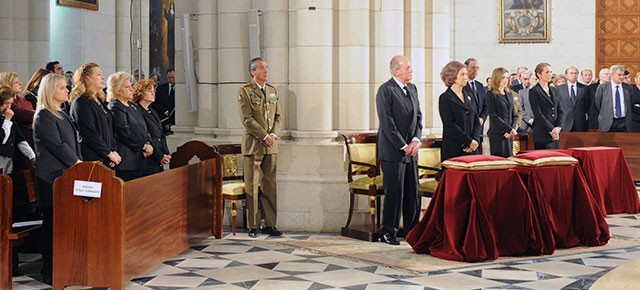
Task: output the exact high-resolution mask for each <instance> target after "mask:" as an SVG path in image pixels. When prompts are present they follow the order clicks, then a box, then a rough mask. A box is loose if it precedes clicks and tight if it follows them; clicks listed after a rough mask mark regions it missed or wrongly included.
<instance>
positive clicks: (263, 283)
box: [251, 279, 313, 290]
mask: <svg viewBox="0 0 640 290" xmlns="http://www.w3.org/2000/svg"><path fill="white" fill-rule="evenodd" d="M311 284H313V282H311V281H285V280H271V279H265V280H260V281H258V283H256V284H255V285H253V287H251V289H252V290H253V289H255V290H263V289H264V290H274V289H309V287H311Z"/></svg>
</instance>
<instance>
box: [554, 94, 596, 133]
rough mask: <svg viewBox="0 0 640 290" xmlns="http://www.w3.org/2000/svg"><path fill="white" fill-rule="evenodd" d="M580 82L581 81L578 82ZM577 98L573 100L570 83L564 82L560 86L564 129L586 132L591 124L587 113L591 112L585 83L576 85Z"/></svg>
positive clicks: (559, 96)
mask: <svg viewBox="0 0 640 290" xmlns="http://www.w3.org/2000/svg"><path fill="white" fill-rule="evenodd" d="M578 84H580V83H578ZM575 90H576V99H575V101H573V100H571V95H570V93H569V84H568V83H566V84H563V85H559V86H558V99H559V100H560V106H562V112H563V113H564V118H563V120H562V131H567V132H570V131H574V132H584V131H587V129H588V127H589V124H588V123H587V113H588V112H589V107H588V106H590V104H588V103H587V102H585V91H586V89H585V88H584V85H582V86H579V85H576V88H575Z"/></svg>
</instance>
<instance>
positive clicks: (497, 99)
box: [486, 67, 518, 157]
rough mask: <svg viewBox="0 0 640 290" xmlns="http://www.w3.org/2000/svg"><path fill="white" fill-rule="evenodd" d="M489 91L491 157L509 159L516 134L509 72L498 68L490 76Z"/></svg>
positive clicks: (515, 116) (515, 115) (515, 119)
mask: <svg viewBox="0 0 640 290" xmlns="http://www.w3.org/2000/svg"><path fill="white" fill-rule="evenodd" d="M491 80H492V81H491V89H490V90H489V91H488V92H487V101H486V102H487V111H488V112H489V118H490V120H491V121H490V122H489V131H488V132H487V133H488V135H489V144H490V146H491V155H495V156H502V157H509V156H511V155H513V137H514V136H515V135H516V134H517V133H516V124H517V121H518V115H517V114H516V110H515V109H514V100H513V95H512V91H511V90H510V89H509V86H508V85H509V72H508V71H507V70H506V69H505V68H503V67H499V68H496V69H494V70H493V73H492V74H491Z"/></svg>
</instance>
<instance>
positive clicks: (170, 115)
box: [151, 83, 176, 125]
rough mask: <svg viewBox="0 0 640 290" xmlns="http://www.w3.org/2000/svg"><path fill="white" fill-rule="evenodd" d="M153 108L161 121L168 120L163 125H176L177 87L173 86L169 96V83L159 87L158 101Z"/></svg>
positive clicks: (152, 104)
mask: <svg viewBox="0 0 640 290" xmlns="http://www.w3.org/2000/svg"><path fill="white" fill-rule="evenodd" d="M151 107H152V108H154V109H155V110H156V112H158V115H160V120H164V119H166V121H163V122H162V124H171V125H175V123H176V117H175V116H176V114H175V111H174V109H175V107H176V87H175V86H173V90H171V94H169V83H164V84H162V85H159V86H158V89H157V90H156V101H155V102H153V103H151Z"/></svg>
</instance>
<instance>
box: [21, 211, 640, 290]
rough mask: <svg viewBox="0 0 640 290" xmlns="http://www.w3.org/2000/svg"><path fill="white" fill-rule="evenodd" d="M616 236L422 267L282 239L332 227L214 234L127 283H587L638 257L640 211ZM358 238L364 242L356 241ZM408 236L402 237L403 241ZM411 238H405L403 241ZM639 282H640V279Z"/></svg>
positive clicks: (31, 285)
mask: <svg viewBox="0 0 640 290" xmlns="http://www.w3.org/2000/svg"><path fill="white" fill-rule="evenodd" d="M607 222H608V223H609V226H610V230H611V234H612V236H615V238H616V239H623V240H630V241H636V240H637V241H638V242H639V243H638V244H637V245H635V244H634V245H635V246H629V247H626V248H616V249H606V250H602V249H601V248H598V247H594V248H593V251H588V252H580V253H576V254H565V255H551V256H537V257H531V259H518V260H515V261H508V262H493V263H483V264H471V263H470V264H468V266H464V267H457V268H453V269H446V270H438V271H432V272H427V273H422V274H418V275H416V274H411V273H409V272H407V271H402V270H394V269H391V268H386V267H383V266H379V265H373V264H367V263H363V262H359V261H352V260H348V259H341V258H337V257H333V256H327V255H320V254H317V253H314V252H311V251H306V250H301V249H296V248H291V247H288V246H283V245H281V244H279V243H277V242H278V241H286V240H291V239H296V240H300V239H323V238H330V237H333V236H334V235H331V234H305V233H285V235H284V236H283V237H267V236H260V237H259V238H257V239H250V238H249V237H247V234H246V232H240V233H238V235H237V236H235V237H234V236H232V235H227V236H225V238H224V239H221V240H216V239H213V238H211V239H208V240H205V241H203V242H202V243H201V244H200V245H198V246H195V247H192V248H191V249H190V250H188V251H186V252H184V253H182V254H181V255H179V256H176V257H174V258H172V259H170V260H167V261H165V262H164V263H163V264H162V265H160V266H158V267H156V268H155V269H153V270H152V271H151V272H149V273H147V274H145V275H143V276H142V277H139V278H136V279H134V280H133V281H132V282H130V283H129V284H128V285H127V287H126V288H127V289H269V290H275V289H318V290H319V289H350V290H359V289H367V290H376V289H385V290H394V289H545V290H552V289H588V288H589V287H590V286H591V285H592V284H593V283H594V282H595V281H596V280H597V279H598V278H600V277H601V276H602V275H604V274H605V273H607V272H608V271H610V270H611V269H613V268H615V267H617V266H619V265H624V264H629V263H631V262H632V261H634V260H640V215H628V214H619V215H610V216H609V217H607ZM358 242H359V241H358ZM403 243H404V242H403ZM405 245H406V244H405ZM21 259H22V260H25V261H21V262H23V263H22V264H21V266H20V268H19V270H20V271H22V272H23V273H25V272H26V273H27V274H26V275H22V276H17V277H14V279H13V289H18V290H22V289H49V286H47V285H45V284H42V283H41V282H39V281H38V278H39V277H38V275H37V274H29V273H37V269H38V262H39V261H38V259H39V257H38V256H34V255H31V256H28V255H25V256H21ZM638 279H639V282H640V278H638Z"/></svg>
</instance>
